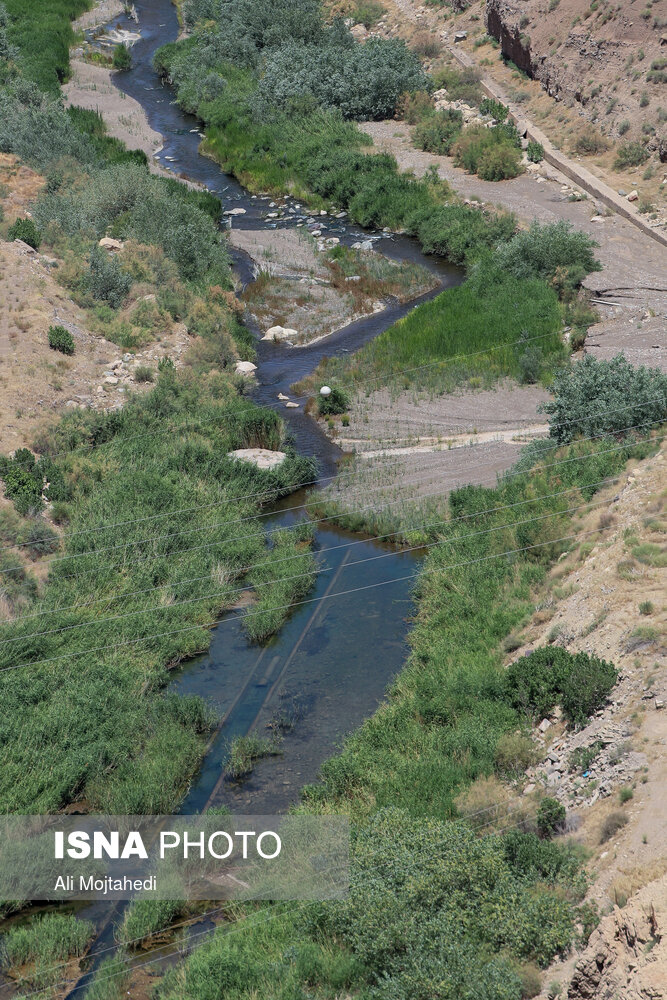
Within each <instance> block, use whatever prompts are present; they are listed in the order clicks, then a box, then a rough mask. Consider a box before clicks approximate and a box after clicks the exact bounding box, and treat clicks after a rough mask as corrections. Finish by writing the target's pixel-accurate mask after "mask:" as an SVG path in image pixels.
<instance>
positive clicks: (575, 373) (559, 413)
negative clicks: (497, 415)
mask: <svg viewBox="0 0 667 1000" xmlns="http://www.w3.org/2000/svg"><path fill="white" fill-rule="evenodd" d="M553 394H554V399H553V401H551V402H549V403H545V404H543V406H542V411H543V412H544V413H547V414H549V423H550V425H551V427H550V431H549V434H550V436H551V437H552V438H555V439H556V441H558V443H559V444H566V443H567V442H568V441H572V440H573V439H574V438H576V437H580V436H582V437H596V436H599V435H601V434H614V433H616V434H620V433H622V432H623V431H624V430H625V429H626V428H632V427H638V428H641V427H642V426H644V427H646V426H648V427H651V426H655V425H656V424H657V423H659V422H660V421H661V420H667V375H664V374H663V373H662V372H661V371H660V369H659V368H647V367H645V366H644V365H641V366H639V367H635V365H632V364H630V362H629V361H628V360H627V359H626V358H625V357H624V356H623V355H622V354H617V355H616V357H614V358H612V359H611V360H610V361H605V360H598V359H597V358H594V357H593V356H592V355H590V354H588V355H586V357H585V358H583V359H582V360H581V361H578V362H577V363H576V364H574V365H572V367H571V368H569V369H561V370H559V371H557V372H556V375H555V378H554V383H553Z"/></svg>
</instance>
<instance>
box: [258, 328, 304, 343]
mask: <svg viewBox="0 0 667 1000" xmlns="http://www.w3.org/2000/svg"><path fill="white" fill-rule="evenodd" d="M297 336H298V334H297V331H296V330H291V329H290V328H289V327H288V326H272V327H270V329H268V330H267V331H266V333H265V334H264V336H263V337H262V340H294V338H295V337H297Z"/></svg>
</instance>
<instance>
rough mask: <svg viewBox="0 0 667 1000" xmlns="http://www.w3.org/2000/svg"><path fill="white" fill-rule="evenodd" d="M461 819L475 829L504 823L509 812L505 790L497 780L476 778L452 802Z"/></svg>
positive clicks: (509, 805) (508, 796) (507, 795)
mask: <svg viewBox="0 0 667 1000" xmlns="http://www.w3.org/2000/svg"><path fill="white" fill-rule="evenodd" d="M454 805H455V806H456V808H457V810H458V812H459V813H460V815H461V816H462V817H463V819H466V820H468V822H469V823H470V824H471V825H472V826H474V827H475V828H476V829H477V828H479V827H482V826H486V825H487V824H493V823H500V824H501V825H502V824H503V823H504V822H505V820H506V819H507V817H508V816H509V814H510V811H511V799H510V794H509V792H508V790H507V788H506V787H505V786H504V785H503V783H502V781H499V780H498V778H494V777H491V778H477V780H476V781H473V783H472V785H470V786H469V787H468V788H466V789H465V790H464V791H463V792H461V794H460V795H458V796H457V798H456V799H455V800H454Z"/></svg>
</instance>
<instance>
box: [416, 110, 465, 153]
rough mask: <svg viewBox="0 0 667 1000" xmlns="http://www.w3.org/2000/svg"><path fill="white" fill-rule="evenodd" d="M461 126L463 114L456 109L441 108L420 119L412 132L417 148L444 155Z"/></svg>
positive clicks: (448, 150) (449, 149) (449, 148)
mask: <svg viewBox="0 0 667 1000" xmlns="http://www.w3.org/2000/svg"><path fill="white" fill-rule="evenodd" d="M462 128H463V114H462V113H461V112H460V111H456V110H449V109H447V110H441V111H436V112H435V114H432V115H430V116H429V117H428V118H425V119H424V120H423V121H421V122H420V123H419V124H418V125H417V128H416V129H415V131H414V133H413V140H414V144H415V146H417V148H418V149H424V150H426V152H427V153H439V154H441V155H443V154H444V155H446V154H448V153H449V152H450V151H451V148H452V146H453V144H454V142H455V140H456V139H457V137H458V136H459V134H460V132H461V129H462Z"/></svg>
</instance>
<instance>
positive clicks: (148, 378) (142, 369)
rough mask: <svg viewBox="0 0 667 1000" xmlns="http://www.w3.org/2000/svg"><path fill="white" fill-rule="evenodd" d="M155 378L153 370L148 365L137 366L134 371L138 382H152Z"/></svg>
mask: <svg viewBox="0 0 667 1000" xmlns="http://www.w3.org/2000/svg"><path fill="white" fill-rule="evenodd" d="M154 377H155V376H154V373H153V369H152V368H149V367H148V365H137V367H136V368H135V370H134V378H135V381H136V382H152V381H153V379H154Z"/></svg>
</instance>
